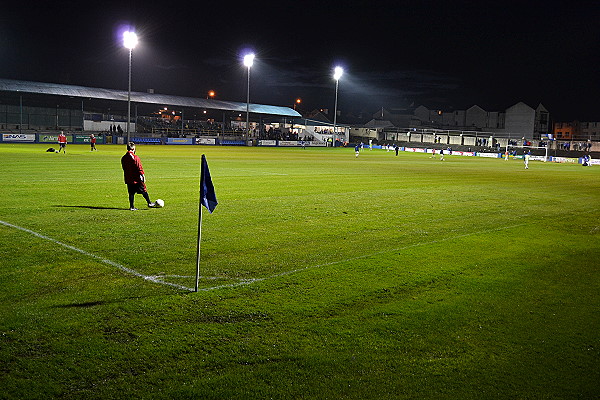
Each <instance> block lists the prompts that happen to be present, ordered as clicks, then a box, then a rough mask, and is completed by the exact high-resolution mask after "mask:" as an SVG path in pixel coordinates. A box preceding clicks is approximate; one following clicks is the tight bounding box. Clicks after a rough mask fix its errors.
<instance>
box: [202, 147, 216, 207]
mask: <svg viewBox="0 0 600 400" xmlns="http://www.w3.org/2000/svg"><path fill="white" fill-rule="evenodd" d="M200 201H201V202H202V205H203V206H204V207H206V209H207V210H208V211H209V212H210V213H211V214H212V212H213V211H214V209H215V207H216V206H217V204H219V202H218V201H217V195H216V194H215V187H214V186H213V183H212V179H210V171H209V170H208V163H207V162H206V157H204V154H202V167H201V172H200Z"/></svg>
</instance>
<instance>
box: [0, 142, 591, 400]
mask: <svg viewBox="0 0 600 400" xmlns="http://www.w3.org/2000/svg"><path fill="white" fill-rule="evenodd" d="M46 147H47V145H16V144H15V145H13V144H1V145H0V176H1V178H0V204H2V208H0V221H3V222H4V223H8V224H12V225H14V226H16V227H20V228H23V229H27V230H30V231H33V232H35V233H37V234H38V235H41V236H35V235H33V234H31V233H30V232H27V231H24V230H23V229H18V228H15V227H11V226H8V225H6V224H2V223H0V241H1V242H0V243H1V244H0V282H1V289H2V290H1V291H0V398H3V399H4V398H6V399H24V398H27V399H47V398H53V397H54V398H56V397H60V398H64V399H82V398H85V399H90V398H94V399H96V398H97V399H106V398H123V399H132V398H158V399H174V398H177V399H180V398H183V399H185V398H189V399H254V398H256V399H266V398H273V399H315V398H316V399H365V398H372V399H388V398H400V399H417V398H427V399H429V398H432V399H433V398H435V399H481V398H505V399H514V398H522V399H526V398H544V399H550V398H556V399H564V398H598V396H600V384H599V382H600V368H598V367H599V365H600V357H599V349H600V335H599V332H600V314H599V311H598V310H599V306H600V302H599V298H598V293H599V289H600V276H599V269H600V262H599V261H598V260H600V207H599V204H600V168H595V167H594V168H584V167H582V166H580V165H560V164H551V163H541V162H530V169H529V170H525V169H524V167H523V163H522V162H520V161H516V160H511V161H504V160H498V159H480V158H470V157H453V156H448V157H446V161H444V162H440V161H439V160H433V159H430V158H429V156H428V155H425V154H413V153H410V154H409V153H406V154H405V153H400V155H399V156H397V157H396V156H395V155H393V153H391V152H390V153H388V152H385V151H381V150H373V151H368V150H367V151H364V152H363V153H362V154H361V155H360V157H359V158H358V159H356V158H355V157H354V151H353V149H351V148H348V149H335V150H334V149H325V148H309V149H306V150H302V149H292V148H289V149H276V148H234V147H208V146H206V147H204V146H139V148H138V155H139V156H140V157H141V159H142V161H143V163H144V167H145V170H146V174H147V177H148V189H149V192H150V195H151V196H152V198H153V199H156V198H162V199H164V200H165V202H166V206H165V208H163V209H146V208H144V207H141V206H142V205H143V203H144V202H143V199H142V198H141V196H138V198H137V199H136V200H137V204H138V206H140V207H139V208H140V210H139V211H137V212H131V211H129V210H128V203H127V193H126V187H125V185H124V183H123V178H122V171H121V167H120V157H121V155H122V154H123V153H124V147H123V146H110V145H106V146H98V147H99V151H98V152H95V153H91V152H89V147H87V146H85V145H80V146H78V145H69V146H67V147H68V148H67V151H68V153H67V154H66V155H63V154H53V153H45V152H44V150H45V148H46ZM202 153H205V154H206V157H207V160H208V162H209V165H210V170H211V174H212V178H213V182H214V184H215V188H216V192H217V197H218V200H219V205H218V207H217V209H216V210H215V212H214V213H213V214H208V213H207V212H206V211H205V212H204V213H203V228H202V260H201V275H202V277H201V279H200V283H199V284H200V289H201V290H200V291H199V292H198V293H194V292H191V291H190V290H186V289H181V288H177V287H173V286H169V285H165V284H161V283H156V282H152V281H148V280H145V279H142V278H141V277H139V276H136V275H134V274H131V273H127V272H125V271H123V270H122V269H119V268H118V267H117V266H115V264H118V265H120V266H122V267H124V268H127V269H129V270H132V271H135V272H136V273H137V274H141V275H144V276H160V277H161V279H162V280H164V281H165V282H169V283H173V284H175V285H179V286H183V287H187V288H193V287H194V281H195V276H194V275H195V265H196V240H197V221H198V183H199V182H198V179H199V169H200V155H201V154H202ZM57 242H60V243H57ZM61 243H62V244H65V245H68V246H73V247H74V248H76V249H79V250H81V251H76V250H73V249H70V248H67V247H65V246H63V245H61ZM94 256H95V257H94ZM109 262H112V263H113V265H111V264H110V263H109Z"/></svg>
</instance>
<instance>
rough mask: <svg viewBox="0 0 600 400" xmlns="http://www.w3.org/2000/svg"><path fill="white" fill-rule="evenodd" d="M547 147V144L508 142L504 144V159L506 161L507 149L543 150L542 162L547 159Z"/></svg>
mask: <svg viewBox="0 0 600 400" xmlns="http://www.w3.org/2000/svg"><path fill="white" fill-rule="evenodd" d="M548 147H549V146H514V145H513V146H511V145H509V144H508V143H507V144H506V150H505V151H504V160H505V161H508V155H509V149H514V150H524V151H525V150H527V151H528V150H534V149H535V150H541V149H543V150H544V162H546V161H548Z"/></svg>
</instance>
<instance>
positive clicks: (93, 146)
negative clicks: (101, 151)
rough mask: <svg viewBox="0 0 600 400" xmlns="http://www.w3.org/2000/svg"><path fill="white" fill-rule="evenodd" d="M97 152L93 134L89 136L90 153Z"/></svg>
mask: <svg viewBox="0 0 600 400" xmlns="http://www.w3.org/2000/svg"><path fill="white" fill-rule="evenodd" d="M94 150H96V151H98V149H97V148H96V136H94V134H93V133H92V134H91V135H90V151H94Z"/></svg>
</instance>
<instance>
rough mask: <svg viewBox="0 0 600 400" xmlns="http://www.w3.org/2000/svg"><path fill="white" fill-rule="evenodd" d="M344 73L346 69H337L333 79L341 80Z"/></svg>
mask: <svg viewBox="0 0 600 400" xmlns="http://www.w3.org/2000/svg"><path fill="white" fill-rule="evenodd" d="M343 73H344V69H343V68H342V67H335V70H334V73H333V79H335V80H336V81H337V80H339V79H340V78H341V77H342V74H343Z"/></svg>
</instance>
